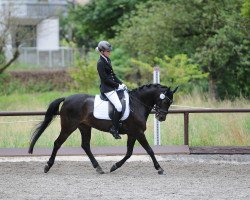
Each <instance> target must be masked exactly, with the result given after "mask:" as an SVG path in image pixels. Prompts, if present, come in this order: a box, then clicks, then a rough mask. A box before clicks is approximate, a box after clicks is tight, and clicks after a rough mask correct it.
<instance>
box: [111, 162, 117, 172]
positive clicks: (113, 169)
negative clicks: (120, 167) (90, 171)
mask: <svg viewBox="0 0 250 200" xmlns="http://www.w3.org/2000/svg"><path fill="white" fill-rule="evenodd" d="M115 170H117V166H116V164H114V165H113V166H112V167H111V169H110V172H113V171H115Z"/></svg>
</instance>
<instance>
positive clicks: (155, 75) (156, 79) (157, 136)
mask: <svg viewBox="0 0 250 200" xmlns="http://www.w3.org/2000/svg"><path fill="white" fill-rule="evenodd" d="M153 82H154V83H158V84H159V83H160V68H159V67H154V73H153ZM160 128H161V127H160V122H159V121H158V120H157V119H156V118H155V117H154V145H161V129H160Z"/></svg>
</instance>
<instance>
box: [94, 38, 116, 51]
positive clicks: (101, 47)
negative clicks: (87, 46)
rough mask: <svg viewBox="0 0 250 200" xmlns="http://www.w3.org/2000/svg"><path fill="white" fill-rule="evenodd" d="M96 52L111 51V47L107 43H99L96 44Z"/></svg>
mask: <svg viewBox="0 0 250 200" xmlns="http://www.w3.org/2000/svg"><path fill="white" fill-rule="evenodd" d="M96 50H98V51H99V52H101V51H112V46H111V44H109V43H108V42H107V41H101V42H99V43H98V46H97V47H96Z"/></svg>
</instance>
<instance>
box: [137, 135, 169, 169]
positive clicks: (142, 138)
mask: <svg viewBox="0 0 250 200" xmlns="http://www.w3.org/2000/svg"><path fill="white" fill-rule="evenodd" d="M136 139H137V140H138V142H139V143H140V144H141V145H142V147H143V148H144V149H145V150H146V151H147V153H148V154H149V155H150V157H151V158H152V160H153V163H154V167H155V169H156V170H158V174H163V172H164V170H163V169H162V168H161V166H160V164H159V163H158V161H157V160H156V158H155V154H154V151H153V149H152V148H151V147H150V145H149V144H148V141H147V139H146V137H145V135H144V133H140V134H138V135H137V137H136Z"/></svg>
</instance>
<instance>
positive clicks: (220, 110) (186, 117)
mask: <svg viewBox="0 0 250 200" xmlns="http://www.w3.org/2000/svg"><path fill="white" fill-rule="evenodd" d="M45 113H46V112H45V111H29V112H24V111H15V112H8V111H6V112H0V117H1V116H36V115H45ZM190 113H198V114H199V113H250V108H229V109H228V108H216V109H173V110H169V114H183V115H184V131H183V133H184V145H189V133H188V126H189V114H190ZM151 114H154V112H151Z"/></svg>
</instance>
